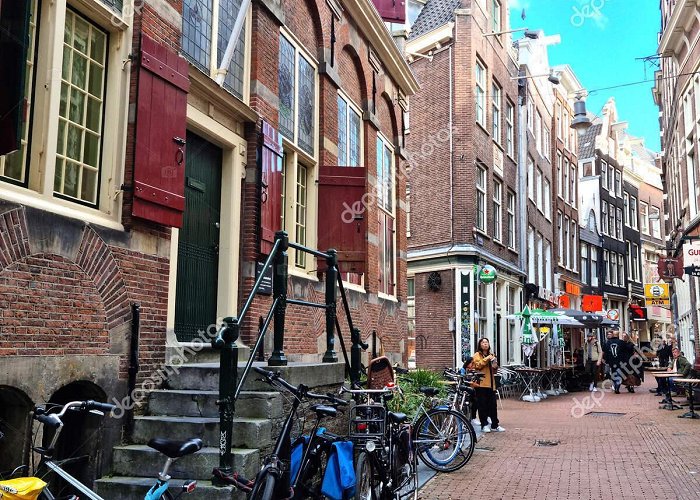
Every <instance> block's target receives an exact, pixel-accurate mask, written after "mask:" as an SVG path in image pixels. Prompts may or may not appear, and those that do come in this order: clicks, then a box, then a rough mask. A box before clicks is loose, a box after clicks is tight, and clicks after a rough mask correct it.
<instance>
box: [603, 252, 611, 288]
mask: <svg viewBox="0 0 700 500" xmlns="http://www.w3.org/2000/svg"><path fill="white" fill-rule="evenodd" d="M603 272H604V273H605V280H604V281H605V284H606V285H609V284H610V255H609V252H608V251H607V250H603Z"/></svg>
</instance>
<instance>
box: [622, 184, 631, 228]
mask: <svg viewBox="0 0 700 500" xmlns="http://www.w3.org/2000/svg"><path fill="white" fill-rule="evenodd" d="M622 200H623V201H622V204H623V206H624V207H625V214H626V215H627V220H626V221H625V225H627V226H629V220H630V219H629V213H628V212H629V206H630V196H629V194H628V193H627V192H626V191H625V192H624V193H622Z"/></svg>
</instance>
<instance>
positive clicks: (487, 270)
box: [479, 264, 498, 283]
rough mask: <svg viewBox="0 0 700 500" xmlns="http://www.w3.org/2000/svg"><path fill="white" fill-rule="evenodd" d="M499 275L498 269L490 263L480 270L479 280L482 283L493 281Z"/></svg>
mask: <svg viewBox="0 0 700 500" xmlns="http://www.w3.org/2000/svg"><path fill="white" fill-rule="evenodd" d="M497 277H498V273H497V272H496V269H495V268H494V267H493V266H490V265H488V264H487V265H485V266H483V267H482V268H481V271H479V281H481V282H482V283H493V282H494V281H496V278H497Z"/></svg>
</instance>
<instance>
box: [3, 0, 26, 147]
mask: <svg viewBox="0 0 700 500" xmlns="http://www.w3.org/2000/svg"><path fill="white" fill-rule="evenodd" d="M29 11H30V2H29V1H18V0H15V1H7V0H6V1H4V2H3V1H2V0H0V55H1V56H0V155H4V154H7V153H11V152H12V151H15V150H17V149H19V147H20V140H21V137H22V132H21V131H22V121H23V120H24V102H25V96H24V83H25V78H26V64H27V50H28V48H29Z"/></svg>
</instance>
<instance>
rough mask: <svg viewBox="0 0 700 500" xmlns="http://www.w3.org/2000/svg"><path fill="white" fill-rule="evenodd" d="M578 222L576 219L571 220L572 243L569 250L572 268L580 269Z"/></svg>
mask: <svg viewBox="0 0 700 500" xmlns="http://www.w3.org/2000/svg"><path fill="white" fill-rule="evenodd" d="M577 228H578V224H576V221H575V220H573V219H572V220H571V245H569V251H570V252H571V270H572V271H574V272H576V271H578V240H577V238H576V233H577Z"/></svg>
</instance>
